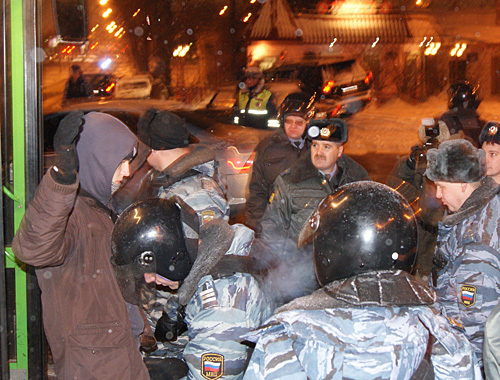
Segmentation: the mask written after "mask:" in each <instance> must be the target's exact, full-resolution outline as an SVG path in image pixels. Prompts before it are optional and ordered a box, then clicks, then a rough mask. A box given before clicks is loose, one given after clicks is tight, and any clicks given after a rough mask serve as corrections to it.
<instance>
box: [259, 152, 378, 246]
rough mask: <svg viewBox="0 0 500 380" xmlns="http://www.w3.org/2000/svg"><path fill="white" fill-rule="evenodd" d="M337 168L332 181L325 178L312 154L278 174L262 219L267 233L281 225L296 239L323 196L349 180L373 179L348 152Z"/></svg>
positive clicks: (286, 232) (289, 235)
mask: <svg viewBox="0 0 500 380" xmlns="http://www.w3.org/2000/svg"><path fill="white" fill-rule="evenodd" d="M337 169H338V171H337V174H336V175H335V177H334V178H332V180H331V181H330V182H328V181H324V180H323V177H322V175H321V173H320V172H319V171H318V169H316V168H315V167H314V165H313V164H312V161H311V155H310V154H308V155H306V156H304V157H302V158H301V159H300V160H298V161H297V163H296V164H295V165H294V166H292V167H291V168H290V169H288V170H287V171H285V172H284V173H283V174H282V175H280V176H278V177H277V178H276V181H275V183H274V193H273V195H272V200H271V202H270V203H269V205H268V207H267V210H266V213H265V214H264V217H263V219H262V229H263V233H264V230H272V229H274V228H273V226H279V227H280V229H281V230H282V231H283V232H285V234H286V235H287V236H288V237H290V238H291V239H293V240H294V241H295V242H296V241H297V238H298V236H299V233H300V230H301V229H302V226H303V225H304V223H305V222H306V221H307V219H309V217H310V216H311V214H312V212H313V211H314V209H315V208H316V206H317V205H318V204H319V202H320V201H321V200H322V199H323V198H325V197H326V196H327V195H329V194H331V193H333V192H334V191H335V190H336V189H337V188H338V187H339V186H342V185H345V184H346V183H350V182H355V181H366V180H370V175H369V174H368V172H367V171H366V169H365V168H363V167H362V166H361V165H360V164H358V163H357V162H356V161H354V160H353V159H352V158H350V157H349V156H347V155H345V154H344V155H342V157H340V158H339V159H338V161H337Z"/></svg>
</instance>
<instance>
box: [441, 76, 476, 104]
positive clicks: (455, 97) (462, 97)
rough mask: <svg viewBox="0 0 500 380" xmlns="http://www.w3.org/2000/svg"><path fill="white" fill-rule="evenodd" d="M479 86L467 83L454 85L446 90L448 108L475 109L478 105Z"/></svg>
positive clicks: (462, 82)
mask: <svg viewBox="0 0 500 380" xmlns="http://www.w3.org/2000/svg"><path fill="white" fill-rule="evenodd" d="M480 102H481V101H480V98H479V86H473V85H472V84H471V83H469V82H467V81H461V82H457V83H454V84H452V85H451V86H450V88H449V89H448V108H449V109H452V108H455V107H456V108H471V109H477V107H479V103H480Z"/></svg>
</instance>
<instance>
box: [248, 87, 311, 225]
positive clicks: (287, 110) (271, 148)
mask: <svg viewBox="0 0 500 380" xmlns="http://www.w3.org/2000/svg"><path fill="white" fill-rule="evenodd" d="M314 101H315V98H314V96H311V95H308V94H306V93H294V94H290V95H289V96H288V97H287V98H286V99H285V100H284V101H283V103H282V104H281V107H280V109H279V111H278V120H279V122H280V127H281V128H279V129H278V130H277V131H276V132H275V133H273V134H272V135H271V136H268V137H266V138H265V139H263V140H262V141H261V142H260V143H259V145H258V146H257V148H256V149H255V153H256V155H255V160H254V164H253V167H252V175H251V178H250V184H249V189H250V195H249V198H248V200H247V202H246V210H245V218H246V219H245V220H246V222H245V223H246V224H247V225H248V226H249V227H250V228H252V229H253V230H254V231H256V232H257V233H259V232H260V220H261V218H262V215H264V212H265V211H266V207H267V204H268V203H269V197H270V195H271V192H272V186H273V183H274V180H275V179H276V177H277V176H278V175H279V174H281V173H282V172H283V171H284V170H286V169H288V168H289V167H290V166H292V165H293V164H294V163H295V162H296V161H297V160H298V159H299V158H300V157H303V156H305V155H308V154H309V146H310V141H309V140H307V139H306V138H305V131H306V125H307V122H308V121H309V119H311V117H312V116H313V114H314Z"/></svg>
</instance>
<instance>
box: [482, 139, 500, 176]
mask: <svg viewBox="0 0 500 380" xmlns="http://www.w3.org/2000/svg"><path fill="white" fill-rule="evenodd" d="M481 148H482V149H483V150H484V151H485V152H486V169H487V172H486V175H487V176H489V177H491V178H493V180H494V181H495V182H496V183H500V144H496V143H492V142H484V143H483V146H482V147H481Z"/></svg>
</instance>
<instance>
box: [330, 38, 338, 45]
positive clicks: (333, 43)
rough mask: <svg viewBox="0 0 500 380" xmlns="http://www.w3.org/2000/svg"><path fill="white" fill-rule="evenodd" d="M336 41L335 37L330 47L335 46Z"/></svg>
mask: <svg viewBox="0 0 500 380" xmlns="http://www.w3.org/2000/svg"><path fill="white" fill-rule="evenodd" d="M335 42H337V38H334V39H333V41H332V42H331V43H330V45H329V47H333V45H335Z"/></svg>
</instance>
